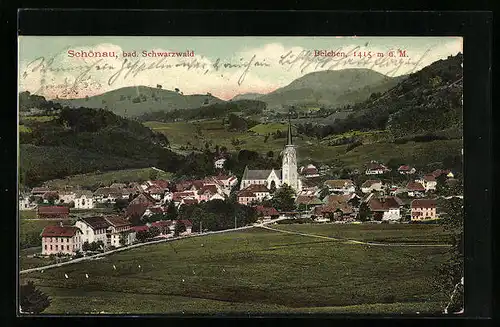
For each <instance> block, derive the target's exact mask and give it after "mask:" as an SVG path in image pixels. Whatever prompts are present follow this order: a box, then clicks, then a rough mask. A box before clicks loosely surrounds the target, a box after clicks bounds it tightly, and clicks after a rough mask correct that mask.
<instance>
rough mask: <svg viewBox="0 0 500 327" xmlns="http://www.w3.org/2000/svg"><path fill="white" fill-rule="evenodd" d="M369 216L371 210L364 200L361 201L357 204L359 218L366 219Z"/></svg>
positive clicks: (368, 218)
mask: <svg viewBox="0 0 500 327" xmlns="http://www.w3.org/2000/svg"><path fill="white" fill-rule="evenodd" d="M370 218H371V210H370V207H369V206H368V204H366V202H363V203H361V205H360V206H359V220H360V221H368V220H370Z"/></svg>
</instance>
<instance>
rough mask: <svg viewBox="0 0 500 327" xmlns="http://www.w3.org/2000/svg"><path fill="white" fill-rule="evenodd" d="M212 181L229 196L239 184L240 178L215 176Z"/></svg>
mask: <svg viewBox="0 0 500 327" xmlns="http://www.w3.org/2000/svg"><path fill="white" fill-rule="evenodd" d="M212 180H213V181H214V182H215V183H216V184H217V185H219V186H220V187H221V189H222V191H223V192H224V193H225V194H226V195H229V193H230V192H231V189H232V188H233V187H234V186H235V185H237V184H238V178H237V177H236V176H232V175H222V174H219V175H217V176H213V177H212Z"/></svg>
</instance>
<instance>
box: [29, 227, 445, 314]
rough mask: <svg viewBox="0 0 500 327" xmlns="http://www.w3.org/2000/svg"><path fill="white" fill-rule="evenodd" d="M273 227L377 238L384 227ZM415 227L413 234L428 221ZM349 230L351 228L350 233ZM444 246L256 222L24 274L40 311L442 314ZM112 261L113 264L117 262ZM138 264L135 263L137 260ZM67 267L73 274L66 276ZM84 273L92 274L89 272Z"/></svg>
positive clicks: (420, 231) (417, 240) (436, 232)
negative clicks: (349, 240) (45, 303)
mask: <svg viewBox="0 0 500 327" xmlns="http://www.w3.org/2000/svg"><path fill="white" fill-rule="evenodd" d="M360 226H362V225H349V226H347V225H346V226H339V225H308V226H306V225H300V226H299V225H288V226H283V225H277V227H278V228H291V229H293V228H298V229H301V230H304V229H305V230H306V231H307V232H314V233H326V234H331V233H333V234H335V233H336V232H337V231H335V229H336V228H340V229H341V230H340V231H338V232H339V233H343V235H347V234H349V233H353V234H355V235H357V237H359V238H360V239H371V238H373V235H372V234H373V233H374V231H373V229H376V228H383V229H384V231H383V232H380V233H382V234H383V233H385V232H387V233H388V234H387V235H389V236H388V237H389V238H393V237H394V236H395V235H397V234H398V232H396V231H391V230H385V228H387V227H385V226H384V227H381V226H382V225H374V226H370V227H369V228H368V227H366V228H367V230H365V229H364V228H365V227H364V226H362V227H360ZM405 228H409V229H408V230H407V231H405V233H407V234H408V235H409V234H411V233H412V231H411V229H412V228H416V231H415V233H416V236H415V237H414V239H415V241H416V242H419V241H422V240H421V237H420V236H419V235H423V234H425V230H424V229H425V228H427V229H428V230H429V233H430V234H432V235H436V237H438V236H437V235H439V234H440V231H437V230H434V229H435V228H436V227H435V226H425V227H422V226H418V227H416V226H410V227H405ZM346 233H347V234H346ZM446 251H447V248H443V247H374V246H371V247H368V246H364V245H353V244H350V245H349V244H344V243H342V242H338V241H333V240H325V239H318V238H312V237H307V236H300V235H293V234H284V233H280V232H275V231H268V230H264V229H260V228H253V229H251V230H247V231H240V232H231V233H226V234H219V235H211V236H205V237H195V238H188V239H183V240H179V241H175V242H173V243H164V244H156V245H148V246H145V247H141V248H137V249H132V250H129V251H125V252H121V253H117V254H113V255H110V256H108V257H105V258H103V259H100V260H94V261H86V262H82V263H77V264H73V265H68V266H65V267H60V268H55V269H50V270H46V271H45V272H43V273H41V272H36V273H29V274H26V275H21V277H22V280H23V281H24V280H26V279H27V278H29V279H31V280H33V281H34V282H35V284H36V285H38V286H39V287H40V288H41V290H42V291H44V292H45V293H47V294H48V295H49V296H50V297H51V299H52V304H51V306H50V307H49V308H48V309H47V310H46V311H45V313H55V314H64V313H74V314H77V313H99V312H104V313H113V314H119V313H178V314H180V313H185V314H190V313H201V314H220V313H221V312H228V313H250V314H251V313H256V314H257V313H273V312H274V313H386V314H388V313H393V314H402V313H406V314H413V315H415V313H416V312H420V313H421V314H425V313H439V312H440V310H441V309H442V307H443V306H442V303H443V302H444V301H445V300H446V299H445V297H444V296H443V295H442V294H440V293H437V292H436V290H435V288H434V287H433V285H432V280H433V276H434V275H435V274H436V268H437V267H438V266H439V265H440V264H441V263H442V262H444V261H445V260H446V258H447V256H448V254H447V253H446ZM113 265H115V266H116V270H115V269H113ZM139 266H140V267H139ZM64 274H67V275H68V276H69V278H68V279H65V278H64ZM85 274H88V275H89V278H88V279H87V278H85Z"/></svg>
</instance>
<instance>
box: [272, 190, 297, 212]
mask: <svg viewBox="0 0 500 327" xmlns="http://www.w3.org/2000/svg"><path fill="white" fill-rule="evenodd" d="M294 197H295V191H294V190H293V189H292V188H291V187H290V186H289V185H288V184H283V185H282V186H281V187H280V188H279V189H278V190H277V191H276V192H275V193H274V196H273V199H272V203H273V206H274V208H276V209H277V210H279V211H292V210H294V209H295V201H294Z"/></svg>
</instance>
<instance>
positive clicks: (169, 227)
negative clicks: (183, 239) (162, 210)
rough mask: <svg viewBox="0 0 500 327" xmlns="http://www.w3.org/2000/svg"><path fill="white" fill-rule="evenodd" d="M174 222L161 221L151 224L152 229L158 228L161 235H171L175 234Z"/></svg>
mask: <svg viewBox="0 0 500 327" xmlns="http://www.w3.org/2000/svg"><path fill="white" fill-rule="evenodd" d="M173 226H174V222H173V221H172V220H159V221H155V222H153V223H151V227H157V228H158V229H159V230H160V235H171V234H172V233H173Z"/></svg>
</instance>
